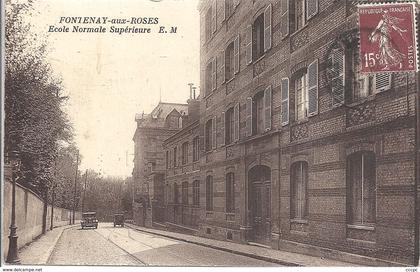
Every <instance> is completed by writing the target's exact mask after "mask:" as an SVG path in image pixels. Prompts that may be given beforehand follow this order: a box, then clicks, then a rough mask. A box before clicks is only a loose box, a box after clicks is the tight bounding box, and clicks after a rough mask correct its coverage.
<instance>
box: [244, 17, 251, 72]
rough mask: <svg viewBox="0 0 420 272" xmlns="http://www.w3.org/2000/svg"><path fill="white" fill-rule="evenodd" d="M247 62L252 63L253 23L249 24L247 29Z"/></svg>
mask: <svg viewBox="0 0 420 272" xmlns="http://www.w3.org/2000/svg"><path fill="white" fill-rule="evenodd" d="M245 53H246V63H247V64H251V63H252V25H249V26H248V27H247V29H246V47H245Z"/></svg>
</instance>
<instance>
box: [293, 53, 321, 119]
mask: <svg viewBox="0 0 420 272" xmlns="http://www.w3.org/2000/svg"><path fill="white" fill-rule="evenodd" d="M294 88H295V109H296V110H295V120H297V121H300V120H305V119H306V118H307V117H309V116H313V115H315V114H317V113H318V60H317V59H316V60H314V61H313V62H312V63H310V64H309V66H308V68H307V69H306V70H304V71H303V72H300V73H299V74H298V76H297V77H296V78H295V80H294Z"/></svg>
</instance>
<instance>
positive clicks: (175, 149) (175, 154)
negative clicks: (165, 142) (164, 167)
mask: <svg viewBox="0 0 420 272" xmlns="http://www.w3.org/2000/svg"><path fill="white" fill-rule="evenodd" d="M177 149H178V148H177V147H176V146H175V147H174V157H173V162H174V167H176V166H177V164H176V159H177V156H178V155H177Z"/></svg>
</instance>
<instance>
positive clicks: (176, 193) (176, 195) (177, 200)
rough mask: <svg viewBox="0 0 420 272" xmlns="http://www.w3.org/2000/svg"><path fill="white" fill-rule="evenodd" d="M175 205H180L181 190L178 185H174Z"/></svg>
mask: <svg viewBox="0 0 420 272" xmlns="http://www.w3.org/2000/svg"><path fill="white" fill-rule="evenodd" d="M174 203H175V204H178V203H179V188H178V184H176V183H174Z"/></svg>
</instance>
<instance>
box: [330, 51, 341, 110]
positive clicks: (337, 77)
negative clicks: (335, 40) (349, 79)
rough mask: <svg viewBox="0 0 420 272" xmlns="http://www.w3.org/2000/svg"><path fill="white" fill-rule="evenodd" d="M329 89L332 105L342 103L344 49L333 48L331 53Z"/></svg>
mask: <svg viewBox="0 0 420 272" xmlns="http://www.w3.org/2000/svg"><path fill="white" fill-rule="evenodd" d="M330 62H331V65H332V67H331V70H332V79H331V89H332V95H333V105H334V106H338V105H342V104H344V84H345V78H344V75H345V73H344V71H345V69H344V65H345V62H344V51H343V50H342V49H336V50H333V52H332V53H331V60H330Z"/></svg>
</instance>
